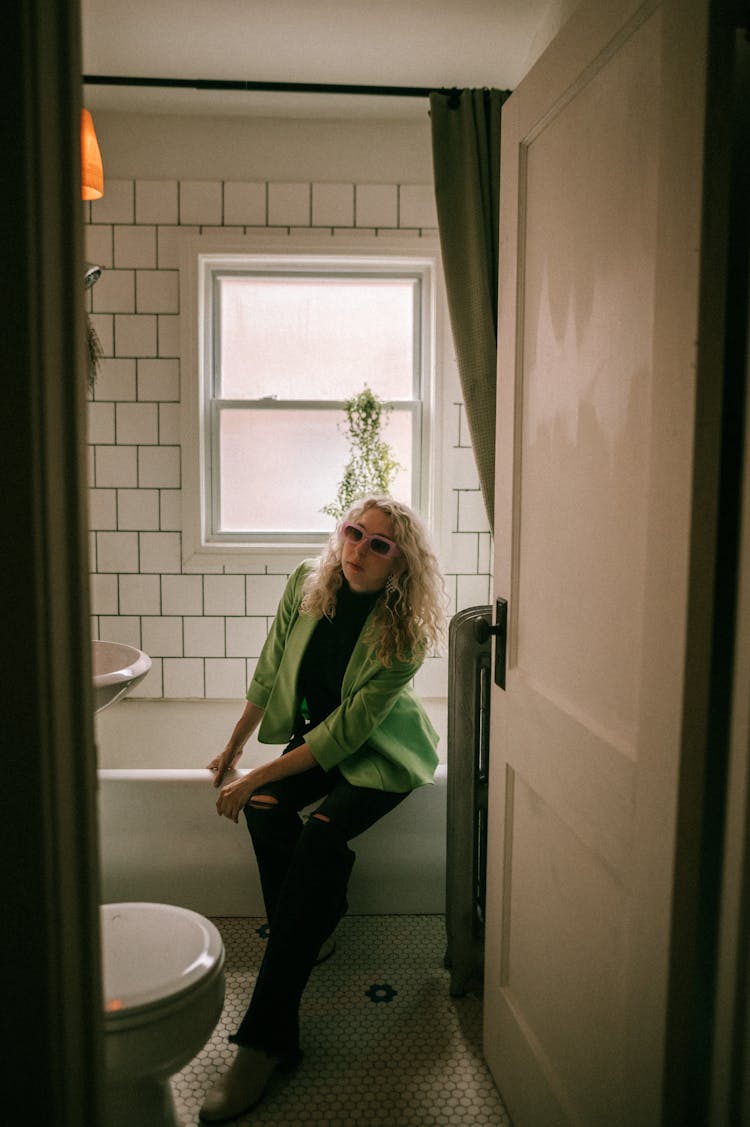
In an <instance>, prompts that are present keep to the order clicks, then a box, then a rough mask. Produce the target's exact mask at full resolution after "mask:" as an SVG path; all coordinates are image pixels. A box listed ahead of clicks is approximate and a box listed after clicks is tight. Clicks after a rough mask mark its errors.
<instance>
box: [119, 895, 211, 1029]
mask: <svg viewBox="0 0 750 1127" xmlns="http://www.w3.org/2000/svg"><path fill="white" fill-rule="evenodd" d="M100 920H101V929H102V978H103V1006H104V1017H105V1023H106V1024H107V1025H111V1024H116V1025H120V1024H121V1023H125V1022H128V1023H130V1022H132V1021H133V1019H137V1018H138V1017H139V1016H145V1015H146V1014H147V1013H148V1014H153V1012H154V1010H159V1009H169V1008H171V1007H172V1005H173V1004H174V1003H175V1002H177V1001H178V1000H179V999H181V998H182V997H183V996H184V995H185V994H187V993H188V992H191V991H192V992H196V991H200V990H201V989H202V988H205V987H206V986H208V985H209V984H210V983H212V982H213V980H214V979H215V978H216V976H217V975H219V974H221V972H222V969H223V963H224V946H223V943H222V940H221V936H220V934H219V932H218V930H217V929H216V927H215V926H214V925H213V924H212V923H211V921H210V920H207V919H205V917H203V916H200V915H198V913H197V912H193V911H191V910H190V909H189V908H179V907H176V906H174V905H170V904H154V903H149V902H132V903H120V904H103V905H102V906H101V909H100Z"/></svg>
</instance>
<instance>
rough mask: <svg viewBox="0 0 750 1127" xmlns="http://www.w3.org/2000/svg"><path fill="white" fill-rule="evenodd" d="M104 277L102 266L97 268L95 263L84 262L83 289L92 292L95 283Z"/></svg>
mask: <svg viewBox="0 0 750 1127" xmlns="http://www.w3.org/2000/svg"><path fill="white" fill-rule="evenodd" d="M101 275H102V268H101V266H96V265H95V264H94V263H93V262H84V264H83V287H84V289H86V290H90V289H91V287H92V286H93V285H94V283H95V282H98V281H99V279H100V277H101Z"/></svg>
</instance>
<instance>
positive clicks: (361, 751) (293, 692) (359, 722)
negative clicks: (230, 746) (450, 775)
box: [247, 560, 438, 793]
mask: <svg viewBox="0 0 750 1127" xmlns="http://www.w3.org/2000/svg"><path fill="white" fill-rule="evenodd" d="M313 566H314V564H313V561H310V560H306V561H304V562H303V563H302V564H300V565H299V567H297V568H296V569H295V570H294V571H293V572H292V574H291V575H290V577H289V582H288V583H287V585H286V589H285V591H284V594H283V595H282V597H281V602H280V603H279V608H278V611H277V613H276V618H275V619H274V622H273V625H272V627H271V629H270V631H269V633H268V637H267V638H266V641H265V644H264V646H263V649H262V651H261V655H260V657H259V659H258V664H257V667H256V670H255V675H254V677H253V679H252V681H251V682H250V686H249V688H248V690H247V699H248V700H249V701H252V703H253V704H256V705H258V707H259V708H262V709H263V711H264V715H263V720H262V721H261V725H260V729H259V731H258V739H259V740H260V741H261V742H262V743H286V742H287V741H288V740H289V739H290V738H291V735H292V731H293V727H294V723H295V720H296V718H297V715H298V711H299V705H300V701H299V696H298V692H297V674H298V673H299V667H300V662H301V660H302V656H303V654H304V652H305V649H306V647H307V644H308V642H309V641H310V638H311V637H312V633H313V631H314V629H315V627H316V625H317V622H318V619H317V618H313V617H312V616H310V615H305V614H300V612H299V608H300V603H301V602H302V587H303V584H304V581H305V579H306V577H307V575H308V574H309V572H310V570H311V569H312V567H313ZM367 622H369V618H368V619H367V621H366V623H365V627H363V630H362V634H364V633H365V629H366V626H367ZM421 664H422V663H421V661H416V662H396V661H394V662H393V664H392V665H390V666H388V667H387V668H386V667H385V666H384V665H383V664H382V662H381V661H380V660H379V659H378V658H377V656H376V655H375V654H374V653H373V652H372V649H371V648H370V647H369V646H368V645H366V644H365V643H364V642H363V641H362V635H360V638H359V640H358V641H357V643H356V644H355V646H354V650H353V652H352V656H351V658H350V660H349V664H348V666H347V667H346V672H345V673H344V679H343V682H342V685H341V704H340V705H339V707H338V708H336V709H335V710H334V711H333V712H332V713H331V714H330V716H328V717H326V719H325V720H324V721H323V722H322V723H321V724H318V725H317V726H316V727H315V728H312V729H311V730H310V731H309V732H308V733H307V735H306V737H305V740H306V743H307V745H308V747H309V748H310V751H311V752H312V754H313V756H314V757H315V759H316V760H317V762H318V763H319V764H320V766H321V767H322V768H323V769H324V770H325V771H329V770H330V769H331V768H332V767H338V768H339V770H340V771H341V774H342V775H343V776H344V778H346V779H348V780H349V782H350V783H352V785H353V786H361V787H373V788H374V789H376V790H388V791H397V792H399V793H402V792H405V791H409V790H413V789H414V787H418V786H421V785H422V784H424V783H431V782H432V781H433V776H434V774H435V768H436V767H437V763H438V756H437V752H436V750H435V749H436V747H437V742H438V736H437V732H436V731H435V729H434V728H433V726H432V724H431V723H430V720H429V718H428V716H427V714H426V712H425V711H424V708H423V707H422V705H421V704H420V703H419V701H418V700H417V697H416V696H415V695H414V693H413V692H412V689H411V687H410V682H411V680H412V678H413V677H414V674H415V673H416V672H417V670H418V669H419V667H420V665H421Z"/></svg>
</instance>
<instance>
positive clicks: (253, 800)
mask: <svg viewBox="0 0 750 1127" xmlns="http://www.w3.org/2000/svg"><path fill="white" fill-rule="evenodd" d="M278 804H279V800H278V798H274V797H273V795H272V794H253V795H251V796H250V805H251V806H252V807H254V809H255V810H269V809H270V808H271V807H272V806H278Z"/></svg>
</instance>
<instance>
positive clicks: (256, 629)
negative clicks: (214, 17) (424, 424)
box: [84, 179, 492, 700]
mask: <svg viewBox="0 0 750 1127" xmlns="http://www.w3.org/2000/svg"><path fill="white" fill-rule="evenodd" d="M84 216H85V219H86V244H85V248H86V250H85V257H86V259H87V260H88V261H89V262H95V263H98V264H100V265H101V266H102V267H103V268H104V269H103V272H102V275H101V278H100V279H99V281H98V282H97V284H96V285H95V286H94V287H93V288H92V289H91V290H90V291H88V295H87V296H88V303H89V310H90V317H91V322H92V324H93V327H94V328H95V330H96V333H97V335H98V337H99V340H100V343H101V345H102V349H103V352H104V359H103V360H102V362H101V365H100V370H99V374H98V377H97V381H96V385H95V388H94V391H93V393H92V395H91V398H90V402H89V404H88V412H89V413H88V427H89V431H88V439H89V446H90V450H89V454H90V457H89V485H90V492H89V527H90V537H91V541H90V543H91V547H90V559H91V570H92V574H91V618H92V633H93V635H94V636H95V637H99V638H108V639H111V640H113V641H119V642H126V643H129V644H131V645H136V646H138V647H140V648H141V649H144V650H145V651H146V652H147V653H148V654H149V655H150V656H151V660H152V668H151V671H150V673H149V675H148V676H147V677H146V678H145V679H144V681H143V682H142V683H141V684H140V685H139V686H138V689H137V690H136V693H135V694H134V695H136V696H139V697H143V698H148V699H156V698H173V699H185V698H187V699H193V698H203V699H212V700H221V699H232V700H235V699H237V700H238V699H241V698H242V697H243V696H244V693H245V690H246V687H247V684H248V682H249V680H250V678H251V677H252V674H253V671H254V669H255V663H256V661H257V657H258V655H259V653H260V650H261V647H262V645H263V641H264V639H265V637H266V634H267V632H268V628H269V626H270V623H271V621H272V620H273V616H274V613H275V611H276V607H277V604H278V601H279V598H280V596H281V593H282V591H283V589H284V584H285V582H286V578H287V576H288V574H289V572H290V571H291V569H292V568H293V567H294V566H295V565H296V563H297V562H298V559H299V557H298V556H293V555H290V556H279V555H275V556H269V557H267V558H263V557H258V556H248V557H247V558H245V559H244V560H238V561H237V562H236V563H234V564H232V565H227V566H221V565H218V566H217V567H215V568H212V567H209V566H206V569H205V573H204V574H193V573H191V574H182V562H181V561H182V550H181V549H182V545H181V531H180V530H181V512H180V504H181V487H182V482H181V447H180V441H181V435H180V391H181V389H180V383H181V378H182V374H181V372H180V312H181V311H180V307H179V273H178V270H179V239H180V237H183V236H184V234H185V233H186V232H190V233H193V234H198V233H203V232H207V231H210V232H211V234H212V235H214V236H216V235H221V236H223V235H226V237H227V238H228V239H229V238H233V237H235V236H236V235H237V234H244V233H245V232H246V231H247V230H248V228H253V229H255V230H257V229H259V228H261V229H262V228H266V227H268V228H277V229H278V228H283V229H286V230H287V231H288V232H289V233H292V232H293V233H294V235H295V236H296V237H297V236H300V235H304V234H305V233H306V232H309V233H310V234H311V235H313V234H315V235H320V233H321V229H322V230H326V229H328V230H329V231H330V233H331V237H332V238H335V237H336V236H337V235H340V236H345V237H346V238H348V239H351V238H352V237H357V236H361V237H363V238H364V237H372V236H373V235H379V234H383V235H387V236H388V237H389V238H392V237H395V236H397V235H398V234H399V232H403V233H404V234H406V233H409V234H411V235H413V234H414V233H415V231H417V232H418V233H419V234H422V233H427V234H431V235H434V234H435V229H436V226H437V219H436V213H435V203H434V194H433V189H432V186H431V185H423V184H402V185H399V184H345V183H320V184H318V183H315V184H311V183H292V182H271V183H267V182H264V181H253V182H237V181H231V182H230V181H227V182H222V181H213V180H190V181H177V180H125V179H121V180H118V179H110V180H108V181H107V190H106V192H105V194H104V197H103V198H102V199H101V200H97V201H95V202H93V203H91V204H90V205H89V204H87V205H85V206H84ZM440 399H441V402H442V403H443V405H444V406H443V410H444V412H445V418H444V419H443V420H439V421H438V423H439V425H437V426H436V427H435V428H434V433H435V434H443V435H446V436H448V437H447V438H446V439H445V443H446V448H445V449H444V450H443V451H441V457H442V462H443V503H442V504H440V505H439V506H438V511H439V512H441V513H442V519H443V522H444V524H445V527H444V528H440V529H434V530H433V533H434V537H435V541H436V543H438V544H439V545H441V546H442V552H441V554H442V558H441V564H442V566H443V569H444V572H445V575H446V583H447V588H448V595H449V601H450V612H451V613H454V612H455V611H457V610H460V609H463V608H464V607H468V606H476V605H482V604H485V603H488V602H489V599H490V589H491V582H490V575H491V568H492V541H491V536H490V532H489V526H488V523H487V518H486V515H485V512H484V506H483V502H482V496H481V492H480V490H479V483H478V479H477V474H476V468H475V466H474V459H473V454H472V451H471V440H470V437H469V433H468V428H467V425H466V417H465V412H464V409H463V404H462V402H461V401H460V399H459V398H458V396H457V394H456V388H453V387H452V388H450V389H445V388H444V389H442V395H441V396H440ZM416 688H417V691H418V692H420V693H421V694H422V695H424V696H426V697H431V698H444V697H445V696H446V694H447V659H446V656H445V654H443V655H442V656H439V657H432V658H429V659H428V660H427V661H426V662H425V665H424V666H423V668H422V670H421V671H420V673H419V674H418V676H417V679H416Z"/></svg>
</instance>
